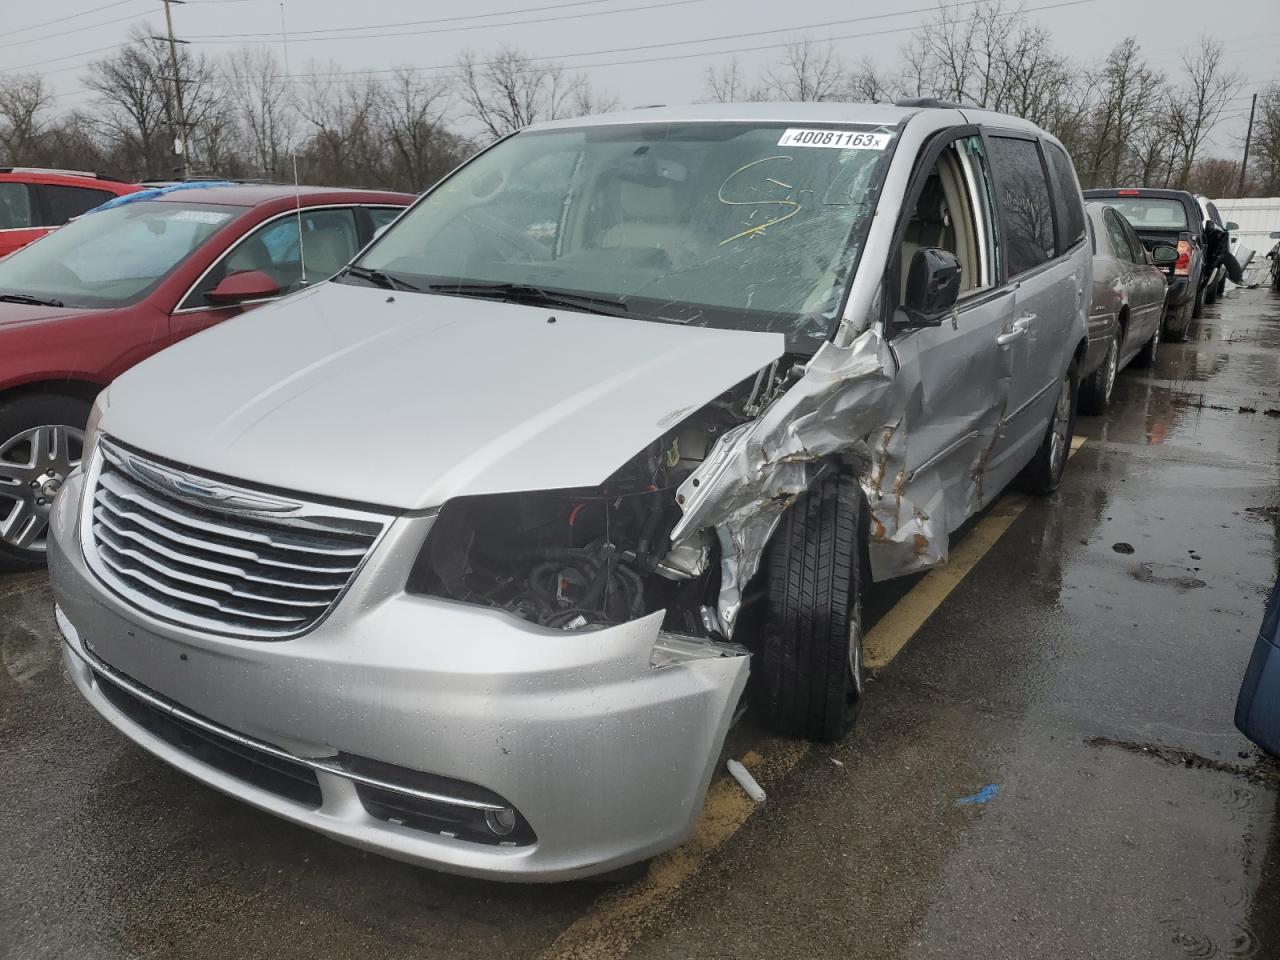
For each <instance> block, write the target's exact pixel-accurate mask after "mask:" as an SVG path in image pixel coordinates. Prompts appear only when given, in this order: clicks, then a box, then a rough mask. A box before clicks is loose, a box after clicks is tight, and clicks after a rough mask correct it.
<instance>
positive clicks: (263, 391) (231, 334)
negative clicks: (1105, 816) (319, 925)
mask: <svg viewBox="0 0 1280 960" xmlns="http://www.w3.org/2000/svg"><path fill="white" fill-rule="evenodd" d="M1090 271H1091V252H1090V250H1089V244H1088V243H1087V241H1086V238H1085V221H1084V211H1083V205H1082V201H1081V195H1080V189H1079V187H1078V185H1077V182H1076V178H1075V174H1074V172H1073V169H1072V166H1071V162H1070V160H1069V159H1068V157H1067V155H1066V153H1065V152H1064V151H1063V149H1062V147H1061V145H1060V144H1059V143H1058V142H1056V141H1055V140H1054V139H1053V138H1052V137H1050V136H1048V135H1046V134H1045V133H1044V132H1043V131H1041V130H1039V129H1038V128H1036V127H1035V126H1033V125H1031V124H1029V123H1026V122H1023V121H1020V120H1017V119H1015V118H1012V117H1008V116H1003V115H999V114H993V113H986V112H982V111H977V110H971V109H968V108H957V107H954V106H952V105H948V104H940V103H937V102H932V101H918V102H909V103H904V104H901V105H898V106H887V105H877V106H871V105H849V104H833V103H822V104H797V103H788V104H749V105H724V106H697V107H688V108H681V109H650V110H642V111H636V112H632V113H620V114H614V115H606V116H598V117H590V118H583V119H576V120H567V121H556V122H550V123H543V124H537V125H535V126H532V127H530V128H528V129H526V130H524V131H521V132H520V133H518V134H515V135H513V136H511V137H508V138H506V139H504V140H502V141H501V142H499V143H497V144H495V145H494V146H493V147H491V148H489V149H488V150H486V151H484V152H483V153H481V154H480V155H478V156H477V157H476V158H474V159H473V160H471V161H470V162H469V163H467V164H466V165H464V166H463V167H462V168H460V169H459V170H458V171H457V172H455V173H454V174H453V175H452V176H450V177H448V178H447V179H445V180H444V181H443V182H442V183H440V184H439V185H438V186H437V187H435V188H434V189H433V190H432V191H430V192H429V193H428V194H427V195H426V196H425V197H423V198H422V199H421V200H420V201H419V202H418V203H417V205H416V206H414V207H413V208H411V209H410V210H409V211H408V212H407V213H405V214H404V215H403V216H402V217H401V218H400V219H399V220H398V221H397V222H396V223H395V224H394V225H393V226H392V227H391V228H390V230H388V231H387V232H386V233H385V234H384V235H383V236H381V237H380V238H379V239H377V240H376V241H375V242H374V243H373V244H372V245H371V246H370V247H369V248H367V249H366V250H365V252H364V253H362V254H361V255H360V256H358V257H357V259H356V260H355V262H354V263H353V264H352V265H351V266H349V267H348V268H347V269H346V270H344V271H343V272H342V273H341V274H339V275H338V276H337V277H336V278H335V279H334V280H332V281H330V282H325V283H321V284H319V285H316V286H314V287H312V288H310V289H308V290H305V291H303V292H301V293H299V294H297V295H295V296H293V297H290V298H288V299H286V300H284V301H281V302H279V303H277V304H274V305H270V306H267V307H263V308H261V309H259V310H256V311H254V312H252V313H249V314H246V315H244V316H243V317H240V318H237V319H234V320H231V321H228V322H226V323H224V324H221V325H219V326H217V327H215V328H213V329H211V330H209V331H207V332H205V333H202V334H200V335H198V336H196V337H192V338H191V339H189V340H186V341H184V342H182V343H180V344H178V345H177V346H175V347H173V348H171V349H169V350H167V351H165V352H163V353H162V354H159V355H157V356H155V357H153V358H151V359H149V360H147V361H145V362H143V363H142V364H140V365H138V366H137V367H135V368H134V369H133V370H131V371H129V372H128V373H126V374H125V375H124V376H123V377H121V378H120V379H119V380H117V381H116V382H115V383H114V384H113V385H112V386H111V387H110V388H109V389H108V390H107V391H106V392H105V393H103V394H102V396H101V397H100V398H99V400H98V403H97V405H96V407H95V410H94V414H93V417H92V420H91V422H90V425H89V428H88V432H87V435H86V439H85V455H84V467H83V470H82V471H80V472H78V473H76V474H75V475H74V476H73V478H72V479H70V480H69V481H68V482H67V484H66V486H65V487H64V489H63V491H62V494H61V496H60V497H59V499H58V501H57V504H56V507H55V509H54V513H53V517H52V526H51V529H52V535H51V538H50V572H51V575H52V579H53V585H54V591H55V594H56V598H57V604H58V610H57V617H58V623H59V625H60V627H61V629H62V631H63V633H64V635H65V640H66V642H65V659H66V662H67V665H68V668H69V670H70V673H71V676H72V678H73V679H74V681H75V683H76V685H77V686H78V688H79V689H80V691H81V692H82V693H83V695H84V696H85V697H86V698H87V699H88V700H89V702H90V703H92V704H93V706H94V707H95V708H96V709H97V710H98V711H99V712H101V713H102V714H103V715H104V716H105V717H106V718H107V719H108V720H109V721H110V722H112V723H113V724H115V725H116V726H117V727H118V728H120V729H121V730H122V731H124V732H125V733H126V734H127V735H128V736H129V737H131V738H132V739H133V740H135V741H136V742H137V743H139V744H140V745H142V746H143V747H145V748H146V749H147V750H149V751H151V752H152V753H154V754H156V755H157V756H159V757H161V758H163V759H164V760H166V761H167V762H169V763H171V764H172V765H174V766H176V767H178V768H180V769H182V770H184V771H186V772H187V773H189V774H191V775H192V776H194V777H196V778H197V779H199V780H201V781H203V782H205V783H207V784H209V785H211V786H213V787H216V788H217V789H219V790H222V791H224V792H226V793H229V794H231V795H233V796H236V797H239V798H241V799H243V800H245V801H247V802H249V803H252V804H254V805H255V806H257V807H260V808H262V809H264V810H267V811H270V812H272V813H275V814H277V815H279V816H282V817H284V818H286V819H289V820H291V821H294V822H296V823H300V824H303V825H306V826H308V827H312V828H314V829H316V830H318V831H320V832H322V833H324V834H327V835H328V836H331V837H333V838H336V839H339V840H342V841H345V842H348V843H352V844H355V845H357V846H360V847H364V848H366V849H369V850H375V851H378V852H381V853H384V854H388V855H390V856H393V857H398V858H402V859H405V860H409V861H413V862H416V863H421V864H426V865H429V866H433V867H436V868H439V869H443V870H449V871H454V872H458V873H465V874H471V875H476V876H486V877H495V878H500V879H527V880H554V879H563V878H570V877H577V876H584V875H588V874H592V873H600V872H605V871H608V870H611V869H614V868H617V867H620V866H623V865H626V864H628V863H632V862H636V861H639V860H642V859H644V858H647V857H650V856H652V855H654V854H656V853H658V852H660V851H662V850H664V849H667V848H670V847H673V846H675V845H677V844H679V843H680V842H682V841H683V840H684V839H685V838H687V837H688V836H689V834H690V832H691V831H692V829H693V826H694V823H695V821H696V818H697V817H698V814H699V810H700V807H701V803H702V798H703V795H704V793H705V790H706V787H707V784H708V781H709V779H710V776H711V772H712V770H713V768H714V766H715V764H716V762H717V757H718V754H719V751H720V749H721V747H722V743H723V740H724V736H725V732H726V730H727V728H728V727H729V724H730V721H731V718H732V717H733V716H734V715H735V712H736V709H737V707H738V704H739V703H740V701H742V700H743V698H744V696H745V697H746V699H747V701H748V702H749V703H750V704H751V709H752V710H753V712H755V713H756V714H757V715H758V716H759V717H760V718H761V719H762V721H763V722H764V723H766V724H767V725H769V726H770V727H771V728H773V729H775V730H778V731H781V732H784V733H787V734H791V735H795V736H800V737H807V738H814V739H820V740H830V739H834V738H837V737H840V736H841V735H842V734H844V733H845V732H846V731H847V730H848V729H849V728H850V726H851V724H852V723H853V721H854V719H855V717H856V715H857V713H858V710H859V707H860V705H861V702H862V697H863V667H862V654H861V649H862V647H861V600H862V596H863V592H864V590H865V588H866V585H867V584H868V583H870V582H871V581H874V580H882V579H885V578H889V577H896V576H900V575H902V574H907V573H911V572H914V571H918V570H923V569H926V568H928V567H930V566H933V565H935V564H939V563H942V562H944V561H945V560H946V558H947V543H948V537H949V535H950V534H951V533H952V531H954V530H955V529H956V528H957V527H958V526H959V525H960V524H961V523H962V522H963V521H964V520H965V519H966V518H968V517H970V516H972V515H973V514H974V513H975V511H978V510H980V509H981V508H982V507H984V506H985V505H987V504H989V503H990V502H991V501H992V500H993V499H994V498H995V497H996V496H997V495H998V494H999V492H1000V491H1001V489H1002V488H1004V487H1005V486H1006V485H1007V484H1008V483H1010V482H1011V481H1013V480H1014V479H1015V478H1017V477H1020V478H1021V479H1022V481H1023V482H1024V483H1025V484H1026V485H1027V486H1028V487H1030V488H1031V489H1033V490H1036V491H1039V492H1042V493H1043V492H1048V491H1051V490H1053V489H1054V487H1055V486H1056V485H1057V484H1058V481H1059V479H1060V477H1061V476H1062V471H1063V468H1064V466H1065V463H1066V458H1067V446H1068V441H1069V438H1070V435H1071V430H1072V421H1073V418H1074V411H1075V395H1076V387H1077V376H1076V370H1077V364H1078V363H1079V362H1080V359H1081V357H1082V356H1083V351H1084V350H1085V345H1086V327H1085V320H1086V316H1087V314H1088V309H1089V297H1090V292H1091V277H1090ZM748 672H750V674H751V682H750V684H749V685H748Z"/></svg>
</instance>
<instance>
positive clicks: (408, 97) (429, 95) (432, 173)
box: [381, 67, 464, 193]
mask: <svg viewBox="0 0 1280 960" xmlns="http://www.w3.org/2000/svg"><path fill="white" fill-rule="evenodd" d="M387 88H388V89H387V90H386V91H385V93H386V95H385V97H384V99H383V101H382V111H381V118H382V122H383V126H384V127H385V130H386V138H387V141H388V142H389V143H390V144H391V147H392V149H393V150H394V151H395V156H396V161H397V170H396V173H395V180H396V183H395V184H394V185H395V186H399V187H402V188H404V189H408V190H411V191H413V192H415V193H417V192H419V191H421V190H423V189H424V188H426V187H427V186H429V185H430V184H431V183H433V182H434V181H436V180H438V179H439V178H440V177H441V176H443V175H444V174H445V173H447V172H448V171H449V169H450V168H451V167H453V166H454V165H455V164H456V163H457V162H458V161H459V160H460V159H461V157H462V155H463V153H464V150H463V149H460V147H461V141H460V138H458V137H457V136H455V135H454V134H452V133H450V132H449V131H448V130H447V128H446V127H445V110H446V108H447V107H448V105H449V90H448V88H447V87H445V86H444V85H443V84H441V83H438V82H436V81H434V80H429V79H425V78H423V77H422V76H421V74H420V73H418V72H417V71H414V70H413V69H411V68H407V67H406V68H402V69H399V70H397V71H396V72H395V73H394V74H393V75H392V77H391V80H390V81H389V83H388V84H387Z"/></svg>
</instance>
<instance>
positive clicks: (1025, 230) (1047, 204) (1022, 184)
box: [991, 137, 1057, 277]
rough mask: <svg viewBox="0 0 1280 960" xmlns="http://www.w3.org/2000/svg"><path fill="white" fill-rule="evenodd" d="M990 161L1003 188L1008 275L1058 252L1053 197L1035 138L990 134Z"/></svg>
mask: <svg viewBox="0 0 1280 960" xmlns="http://www.w3.org/2000/svg"><path fill="white" fill-rule="evenodd" d="M991 165H992V166H993V167H994V168H995V174H996V186H997V187H998V188H999V191H1000V208H1001V213H1002V214H1003V217H1004V225H1005V234H1006V235H1005V241H1004V244H1005V250H1006V252H1007V257H1008V262H1009V276H1011V277H1013V276H1017V275H1018V274H1020V273H1025V272H1026V271H1028V270H1033V269H1035V268H1036V267H1038V266H1039V265H1040V264H1042V263H1044V262H1045V261H1047V260H1052V259H1053V258H1054V257H1055V256H1057V243H1056V240H1055V237H1054V221H1053V200H1052V199H1051V198H1050V195H1049V181H1047V180H1046V179H1045V176H1044V167H1042V166H1041V164H1040V150H1039V148H1038V147H1037V145H1036V143H1035V141H1034V140H1017V139H1014V138H1012V137H992V138H991Z"/></svg>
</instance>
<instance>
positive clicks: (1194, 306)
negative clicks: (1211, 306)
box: [1191, 284, 1208, 320]
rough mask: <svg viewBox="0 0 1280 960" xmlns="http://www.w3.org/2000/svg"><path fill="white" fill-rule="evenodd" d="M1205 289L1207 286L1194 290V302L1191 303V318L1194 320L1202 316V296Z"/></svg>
mask: <svg viewBox="0 0 1280 960" xmlns="http://www.w3.org/2000/svg"><path fill="white" fill-rule="evenodd" d="M1207 289H1208V284H1205V286H1203V287H1200V288H1198V289H1197V290H1196V297H1195V300H1193V301H1192V302H1191V316H1192V318H1194V319H1196V320H1199V319H1200V318H1201V317H1203V316H1204V295H1205V291H1206V290H1207Z"/></svg>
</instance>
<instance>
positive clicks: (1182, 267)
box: [1173, 240, 1191, 277]
mask: <svg viewBox="0 0 1280 960" xmlns="http://www.w3.org/2000/svg"><path fill="white" fill-rule="evenodd" d="M1173 272H1174V273H1175V274H1177V275H1178V276H1180V277H1185V276H1186V275H1187V274H1189V273H1190V272H1191V241H1189V240H1179V241H1178V259H1177V262H1175V263H1174V265H1173Z"/></svg>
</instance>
